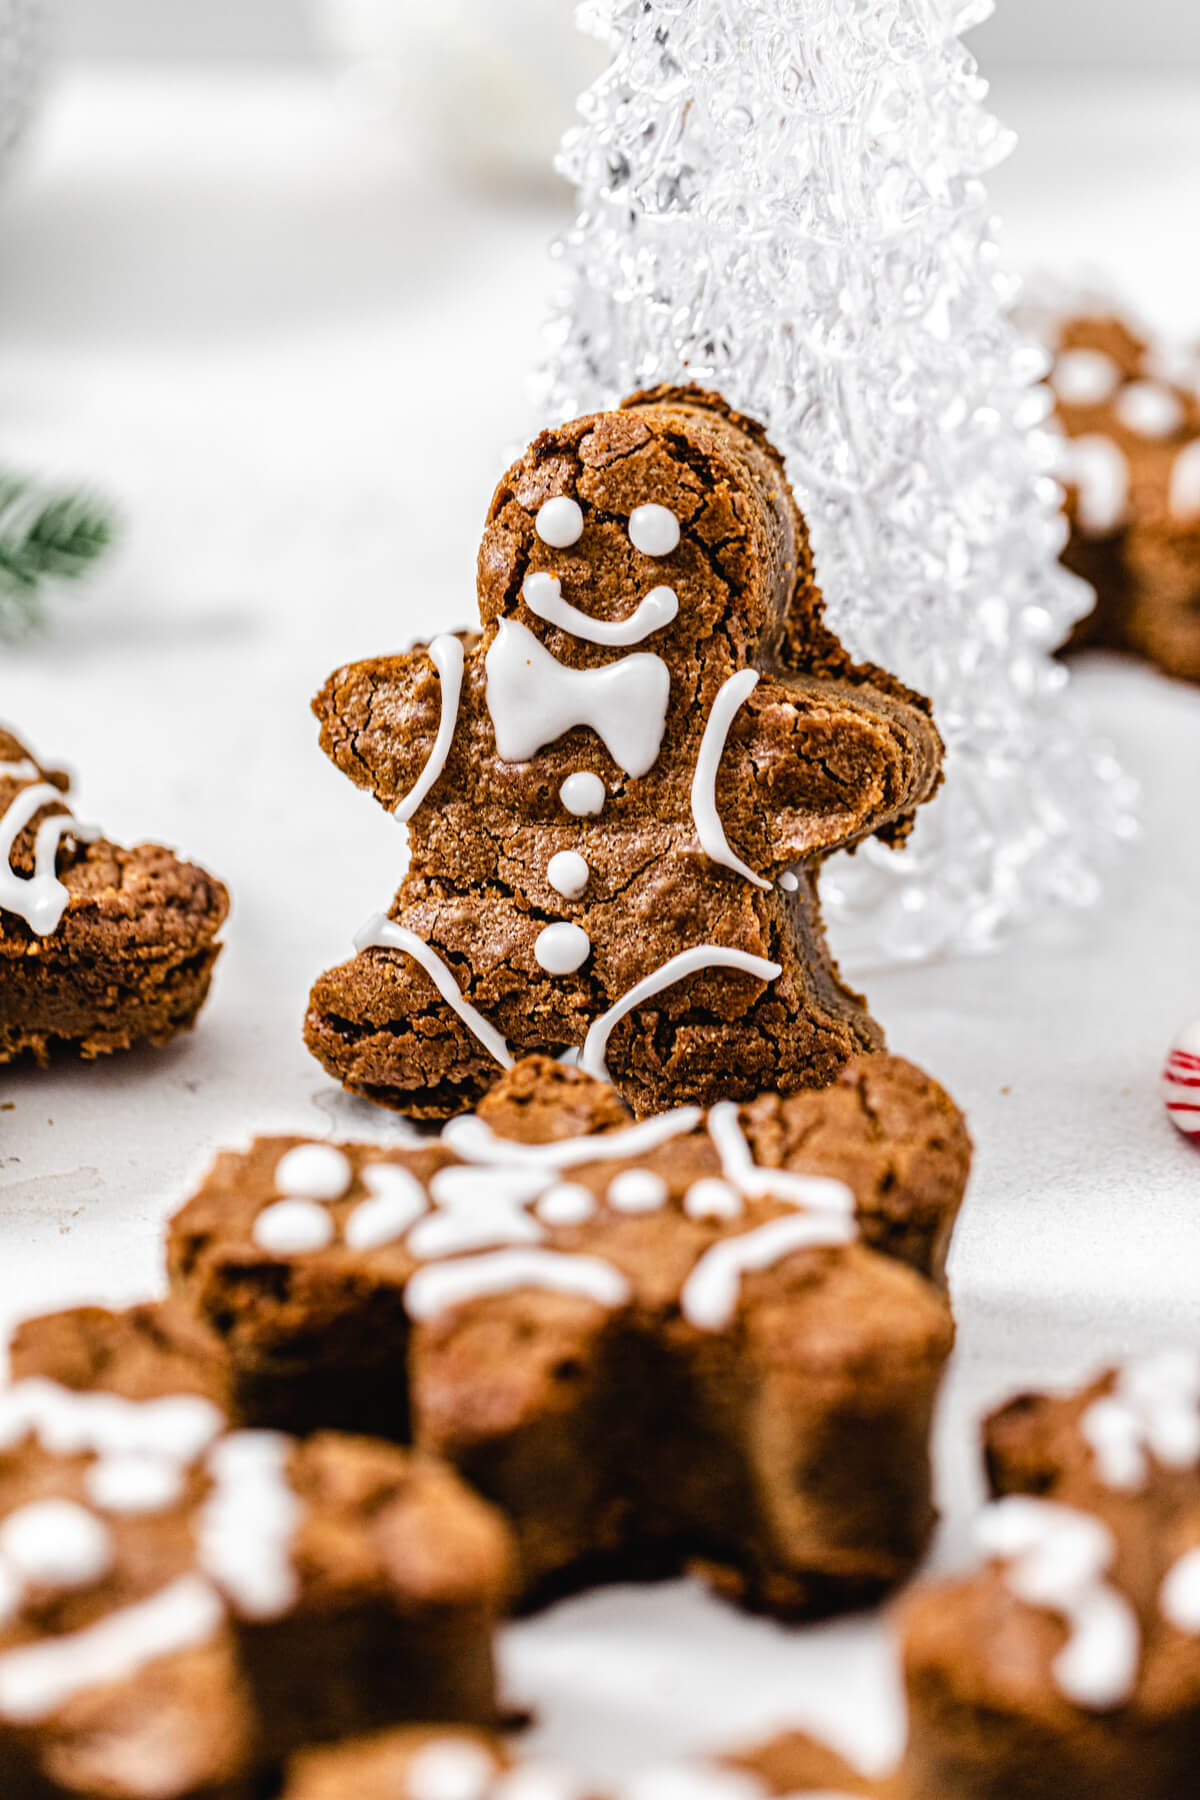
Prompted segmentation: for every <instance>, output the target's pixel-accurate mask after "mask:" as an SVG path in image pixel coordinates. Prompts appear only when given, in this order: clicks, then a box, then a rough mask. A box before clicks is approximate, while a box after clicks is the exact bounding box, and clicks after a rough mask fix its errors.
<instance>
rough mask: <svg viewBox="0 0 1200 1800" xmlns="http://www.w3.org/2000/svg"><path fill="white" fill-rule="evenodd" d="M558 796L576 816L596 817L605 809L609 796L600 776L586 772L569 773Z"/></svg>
mask: <svg viewBox="0 0 1200 1800" xmlns="http://www.w3.org/2000/svg"><path fill="white" fill-rule="evenodd" d="M558 797H559V799H560V800H561V801H562V803H563V805H564V806H565V807H566V809H567V811H568V812H569V813H574V814H575V817H576V818H584V817H587V818H594V817H595V815H596V814H597V813H599V812H602V811H603V810H604V802H605V800H606V799H607V798H608V796H607V794H606V793H605V791H604V783H603V782H602V781H601V779H600V777H599V776H598V775H590V774H587V773H585V772H581V773H580V774H578V775H568V776H567V779H566V780H565V781H564V782H563V784H562V786H561V787H560V788H559V790H558Z"/></svg>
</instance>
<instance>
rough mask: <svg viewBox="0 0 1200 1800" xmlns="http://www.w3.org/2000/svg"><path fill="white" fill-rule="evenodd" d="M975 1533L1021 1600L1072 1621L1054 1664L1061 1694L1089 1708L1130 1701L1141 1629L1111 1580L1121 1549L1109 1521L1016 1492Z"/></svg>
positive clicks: (1094, 1709) (1103, 1709)
mask: <svg viewBox="0 0 1200 1800" xmlns="http://www.w3.org/2000/svg"><path fill="white" fill-rule="evenodd" d="M975 1532H976V1540H977V1542H978V1544H979V1547H980V1549H981V1550H982V1551H983V1553H984V1554H985V1555H986V1556H993V1557H996V1558H998V1559H999V1560H1000V1561H1002V1562H1005V1563H1007V1564H1008V1565H1009V1567H1008V1570H1007V1581H1008V1585H1009V1587H1010V1588H1011V1589H1012V1591H1013V1593H1014V1594H1015V1595H1016V1597H1017V1599H1018V1600H1023V1601H1024V1602H1025V1603H1026V1605H1028V1606H1036V1607H1044V1608H1045V1609H1046V1610H1047V1611H1049V1612H1054V1613H1057V1614H1058V1615H1059V1616H1060V1617H1061V1618H1062V1619H1064V1620H1065V1621H1066V1624H1067V1627H1068V1629H1069V1631H1070V1637H1069V1638H1068V1640H1067V1644H1066V1647H1065V1648H1064V1649H1063V1650H1061V1651H1060V1652H1059V1654H1058V1655H1057V1656H1056V1657H1055V1659H1054V1661H1053V1663H1052V1664H1051V1669H1052V1672H1053V1675H1054V1679H1055V1682H1056V1684H1057V1686H1058V1688H1059V1691H1060V1693H1062V1694H1063V1695H1065V1697H1066V1698H1067V1699H1068V1700H1070V1701H1072V1702H1073V1703H1074V1704H1075V1705H1076V1706H1081V1707H1084V1708H1086V1709H1087V1710H1088V1711H1089V1712H1108V1711H1110V1710H1111V1709H1112V1708H1114V1707H1117V1706H1122V1705H1123V1704H1124V1703H1125V1701H1127V1700H1128V1699H1129V1697H1130V1695H1131V1694H1132V1692H1133V1689H1134V1685H1135V1683H1136V1681H1137V1673H1138V1664H1139V1661H1140V1657H1141V1632H1140V1630H1139V1627H1138V1621H1137V1615H1136V1614H1135V1612H1134V1610H1133V1608H1132V1607H1131V1606H1130V1604H1129V1602H1128V1600H1126V1598H1125V1596H1124V1595H1123V1594H1120V1593H1118V1592H1117V1590H1116V1589H1115V1588H1114V1587H1112V1586H1111V1585H1110V1584H1109V1583H1108V1582H1106V1581H1105V1580H1104V1577H1105V1575H1106V1574H1107V1572H1108V1570H1109V1569H1110V1568H1111V1567H1112V1564H1113V1562H1114V1560H1115V1558H1116V1550H1117V1546H1116V1541H1115V1539H1114V1538H1113V1535H1112V1533H1111V1532H1110V1531H1109V1529H1108V1527H1107V1525H1105V1524H1104V1523H1103V1522H1102V1521H1101V1520H1100V1519H1097V1518H1094V1517H1093V1516H1092V1515H1091V1514H1090V1513H1084V1512H1078V1511H1076V1510H1075V1509H1073V1508H1071V1507H1066V1506H1059V1505H1057V1504H1055V1503H1054V1502H1053V1501H1049V1500H1037V1499H1033V1498H1032V1497H1030V1496H1029V1495H1025V1494H1011V1495H1009V1496H1007V1497H1006V1498H1005V1499H1003V1500H998V1501H996V1502H995V1503H994V1504H993V1505H991V1506H988V1507H985V1508H984V1510H983V1512H982V1513H981V1514H980V1516H979V1519H978V1520H977V1522H976V1527H975Z"/></svg>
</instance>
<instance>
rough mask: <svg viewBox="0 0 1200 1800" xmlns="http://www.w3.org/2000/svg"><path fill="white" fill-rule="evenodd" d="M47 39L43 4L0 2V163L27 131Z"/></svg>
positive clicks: (36, 0) (35, 0) (36, 1)
mask: <svg viewBox="0 0 1200 1800" xmlns="http://www.w3.org/2000/svg"><path fill="white" fill-rule="evenodd" d="M45 39H46V7H45V4H44V0H0V163H3V162H4V161H5V160H6V158H7V156H8V152H9V151H10V150H11V149H12V148H13V146H14V144H15V143H16V141H17V139H18V137H19V136H20V135H21V132H22V131H23V130H24V127H25V124H26V121H27V119H28V117H29V113H30V109H31V107H32V105H33V101H34V98H35V95H36V93H37V88H38V82H39V78H40V75H41V70H42V59H43V54H44V51H45Z"/></svg>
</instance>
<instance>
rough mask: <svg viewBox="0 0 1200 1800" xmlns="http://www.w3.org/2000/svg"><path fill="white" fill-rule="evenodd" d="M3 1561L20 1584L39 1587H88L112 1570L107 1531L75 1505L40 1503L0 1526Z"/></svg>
mask: <svg viewBox="0 0 1200 1800" xmlns="http://www.w3.org/2000/svg"><path fill="white" fill-rule="evenodd" d="M0 1558H3V1561H4V1562H5V1564H6V1565H7V1567H8V1568H9V1569H10V1570H11V1571H12V1572H13V1573H14V1574H15V1575H17V1576H18V1577H20V1578H21V1579H22V1580H24V1581H26V1582H30V1583H34V1584H36V1585H37V1586H41V1587H53V1588H78V1587H87V1586H89V1585H90V1584H91V1583H92V1582H94V1581H99V1580H100V1578H101V1576H103V1575H107V1573H108V1571H109V1569H110V1568H111V1567H112V1560H113V1546H112V1538H111V1537H110V1536H109V1533H108V1528H107V1526H106V1525H105V1524H104V1523H103V1522H102V1521H101V1520H100V1519H98V1518H97V1517H96V1515H95V1513H90V1512H88V1510H87V1508H86V1507H83V1506H78V1505H76V1503H75V1502H74V1501H73V1500H39V1501H35V1502H34V1503H33V1504H32V1505H31V1506H22V1507H20V1508H19V1509H18V1510H17V1511H16V1512H14V1513H10V1514H9V1515H8V1517H7V1519H5V1521H4V1524H3V1525H2V1526H0Z"/></svg>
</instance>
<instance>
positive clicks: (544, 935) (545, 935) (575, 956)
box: [533, 922, 592, 975]
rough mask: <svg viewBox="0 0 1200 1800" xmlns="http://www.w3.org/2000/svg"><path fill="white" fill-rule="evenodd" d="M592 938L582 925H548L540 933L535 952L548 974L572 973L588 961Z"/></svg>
mask: <svg viewBox="0 0 1200 1800" xmlns="http://www.w3.org/2000/svg"><path fill="white" fill-rule="evenodd" d="M591 947H592V940H591V938H590V937H589V936H588V934H587V932H586V931H585V930H584V929H583V927H582V925H568V924H566V923H565V922H563V923H559V924H557V925H547V926H546V928H545V930H544V931H540V932H539V933H538V939H537V942H536V944H535V945H534V946H533V954H534V955H535V956H536V957H537V959H538V961H539V963H541V965H542V967H543V969H545V970H546V973H547V974H548V975H572V974H574V972H575V970H576V969H577V968H578V967H579V966H580V964H581V963H583V962H586V960H587V956H588V952H589V951H590V950H591Z"/></svg>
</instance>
